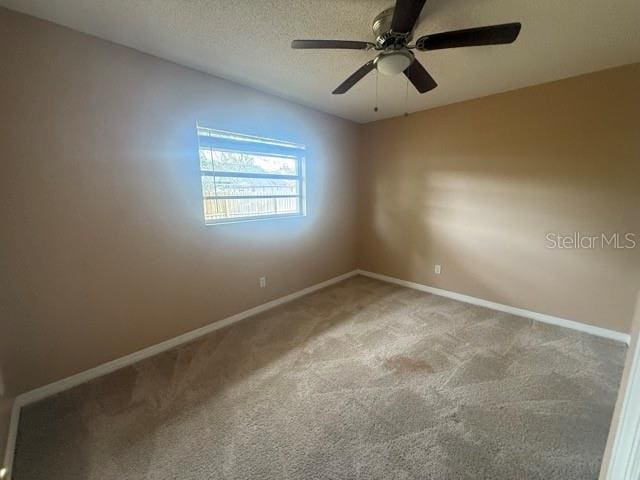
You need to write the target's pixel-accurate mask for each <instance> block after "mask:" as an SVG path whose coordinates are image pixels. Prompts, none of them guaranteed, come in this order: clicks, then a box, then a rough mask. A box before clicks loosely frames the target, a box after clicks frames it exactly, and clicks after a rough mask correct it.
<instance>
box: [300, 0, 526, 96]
mask: <svg viewBox="0 0 640 480" xmlns="http://www.w3.org/2000/svg"><path fill="white" fill-rule="evenodd" d="M425 2H426V0H396V5H395V7H391V8H388V9H386V10H384V11H383V12H381V13H380V14H379V15H378V16H377V17H376V18H375V19H374V21H373V24H372V28H373V33H374V34H375V36H376V40H375V43H372V42H360V41H354V40H294V41H293V42H291V47H292V48H295V49H316V48H323V49H335V48H338V49H345V50H375V51H377V52H380V53H378V55H377V56H376V58H374V59H373V60H370V61H368V62H367V63H365V64H364V65H363V66H362V67H360V68H359V69H358V70H356V71H355V72H354V73H353V74H352V75H351V76H350V77H349V78H347V79H346V80H345V81H344V82H342V83H341V84H340V85H338V87H337V88H336V89H335V90H334V91H333V93H334V94H336V95H340V94H343V93H346V92H347V91H348V90H349V89H350V88H351V87H353V86H354V85H355V84H356V83H357V82H358V81H360V80H362V78H364V77H365V76H366V75H367V74H368V73H369V72H371V71H372V70H374V69H375V70H377V71H378V72H379V73H382V74H383V75H397V74H399V73H401V72H402V73H404V75H405V76H406V77H407V78H408V79H409V81H410V82H411V83H412V84H413V86H414V87H415V88H416V90H418V92H420V93H425V92H428V91H429V90H433V89H434V88H436V87H437V86H438V84H437V83H436V81H435V80H434V79H433V78H432V77H431V75H429V72H427V71H426V70H425V68H424V67H423V66H422V64H421V63H420V62H419V61H418V60H417V59H416V58H415V55H414V53H413V52H412V51H411V50H416V51H418V52H424V51H429V50H440V49H444V48H458V47H473V46H479V45H499V44H504V43H512V42H513V41H515V39H516V38H517V37H518V34H519V33H520V27H521V25H520V23H504V24H501V25H492V26H488V27H476V28H467V29H464V30H454V31H451V32H443V33H435V34H431V35H424V36H422V37H420V38H418V40H416V42H415V43H413V44H411V43H410V42H411V40H412V34H413V29H414V27H415V25H416V22H417V20H418V17H419V16H420V12H421V11H422V7H423V6H424V4H425Z"/></svg>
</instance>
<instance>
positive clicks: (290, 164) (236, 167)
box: [211, 150, 298, 175]
mask: <svg viewBox="0 0 640 480" xmlns="http://www.w3.org/2000/svg"><path fill="white" fill-rule="evenodd" d="M211 155H212V159H213V169H214V170H215V171H217V172H234V173H267V174H277V175H297V174H298V171H297V170H298V162H297V160H296V159H295V158H291V157H269V156H267V155H254V154H247V153H238V152H221V151H217V150H214V151H212V152H211Z"/></svg>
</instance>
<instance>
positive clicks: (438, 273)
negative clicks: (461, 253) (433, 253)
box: [433, 265, 442, 275]
mask: <svg viewBox="0 0 640 480" xmlns="http://www.w3.org/2000/svg"><path fill="white" fill-rule="evenodd" d="M433 271H434V272H435V274H436V275H440V274H441V273H442V265H436V267H435V268H434V269H433Z"/></svg>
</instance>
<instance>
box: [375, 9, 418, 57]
mask: <svg viewBox="0 0 640 480" xmlns="http://www.w3.org/2000/svg"><path fill="white" fill-rule="evenodd" d="M394 10H395V9H394V7H390V8H387V9H386V10H383V11H382V12H380V13H379V14H378V15H377V16H376V18H374V19H373V23H372V24H371V28H372V30H373V34H374V35H375V36H376V45H377V47H378V48H379V49H382V50H384V49H394V50H397V49H401V48H404V47H405V46H406V45H407V43H409V41H410V40H411V33H412V32H409V33H397V32H392V31H391V21H392V20H393V12H394Z"/></svg>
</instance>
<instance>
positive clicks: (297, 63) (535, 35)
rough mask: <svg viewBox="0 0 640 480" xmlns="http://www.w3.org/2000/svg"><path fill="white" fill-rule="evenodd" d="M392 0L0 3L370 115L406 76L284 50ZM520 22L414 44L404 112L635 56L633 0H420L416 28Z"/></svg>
mask: <svg viewBox="0 0 640 480" xmlns="http://www.w3.org/2000/svg"><path fill="white" fill-rule="evenodd" d="M392 3H393V1H392V0H334V1H331V0H234V1H231V2H230V1H228V0H0V5H4V6H6V7H8V8H10V9H13V10H17V11H21V12H24V13H27V14H30V15H34V16H36V17H40V18H43V19H46V20H50V21H52V22H55V23H59V24H61V25H65V26H68V27H71V28H73V29H76V30H80V31H82V32H86V33H89V34H92V35H95V36H98V37H101V38H104V39H107V40H111V41H113V42H116V43H120V44H122V45H126V46H129V47H132V48H135V49H137V50H141V51H143V52H146V53H150V54H153V55H156V56H158V57H162V58H166V59H168V60H172V61H174V62H177V63H180V64H182V65H186V66H189V67H193V68H196V69H198V70H202V71H205V72H208V73H212V74H214V75H217V76H220V77H223V78H227V79H229V80H233V81H236V82H238V83H241V84H244V85H248V86H251V87H255V88H257V89H259V90H263V91H266V92H269V93H274V94H277V95H279V96H282V97H285V98H289V99H291V100H293V101H296V102H298V103H302V104H305V105H309V106H312V107H315V108H317V109H319V110H322V111H325V112H328V113H332V114H335V115H338V116H340V117H344V118H348V119H351V120H354V121H357V122H369V121H372V120H376V119H379V118H384V117H390V116H395V115H400V114H402V113H403V112H404V111H405V84H406V83H405V79H404V76H402V75H400V76H396V77H384V76H382V75H381V76H380V77H379V107H380V109H379V111H378V113H374V111H373V107H374V102H375V83H376V82H375V73H371V74H369V76H367V77H366V78H365V79H364V80H363V81H361V82H360V83H359V84H358V85H356V86H355V87H354V88H353V89H352V90H351V91H350V92H348V93H347V94H345V95H341V96H334V95H331V91H332V90H333V89H334V88H335V87H336V86H337V85H338V84H339V83H340V82H342V81H343V80H344V79H345V78H346V77H347V76H348V75H350V74H351V73H352V72H353V71H354V70H356V69H357V68H358V67H360V66H361V65H362V64H363V63H365V62H366V61H367V60H369V59H370V58H373V56H374V55H375V54H374V53H373V52H366V51H345V50H341V51H340V50H339V51H329V50H321V51H309V50H307V51H300V50H297V51H294V50H292V49H291V48H290V43H291V40H293V39H296V38H310V39H315V38H327V39H345V40H373V35H372V33H371V28H370V24H371V21H372V19H373V18H374V17H375V16H376V14H377V13H379V12H380V11H381V10H383V9H384V8H386V7H389V6H391V5H392ZM511 21H519V22H521V23H522V24H523V27H522V32H521V34H520V37H519V38H518V40H517V41H516V43H514V44H512V45H502V46H489V47H475V48H465V49H455V50H440V51H434V52H424V53H418V54H417V56H418V58H419V59H420V60H421V61H422V62H423V63H424V64H425V66H426V67H427V69H428V70H429V72H430V73H431V74H432V76H433V77H434V78H435V79H436V81H437V82H438V84H439V86H438V88H436V89H435V90H433V91H431V92H428V93H426V94H424V95H420V94H418V93H417V92H416V91H415V90H414V89H413V88H409V91H408V110H409V112H414V111H418V110H423V109H427V108H432V107H435V106H439V105H445V104H448V103H453V102H458V101H461V100H467V99H471V98H477V97H481V96H485V95H489V94H492V93H497V92H502V91H506V90H512V89H516V88H520V87H524V86H528V85H534V84H537V83H543V82H547V81H551V80H556V79H560V78H565V77H569V76H573V75H579V74H581V73H587V72H591V71H596V70H601V69H604V68H608V67H613V66H617V65H623V64H628V63H634V62H638V61H640V28H638V22H639V21H640V0H608V1H602V0H427V5H426V7H425V8H424V10H423V13H422V17H421V20H420V22H419V24H418V27H417V28H416V37H417V36H419V35H422V34H425V33H435V32H440V31H445V30H451V29H458V28H467V27H474V26H480V25H490V24H496V23H504V22H511Z"/></svg>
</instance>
